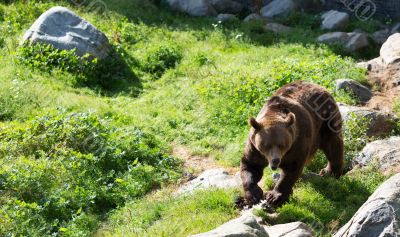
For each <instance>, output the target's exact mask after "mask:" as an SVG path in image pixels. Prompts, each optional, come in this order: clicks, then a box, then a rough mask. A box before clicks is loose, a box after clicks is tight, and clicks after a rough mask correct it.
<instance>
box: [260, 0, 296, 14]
mask: <svg viewBox="0 0 400 237" xmlns="http://www.w3.org/2000/svg"><path fill="white" fill-rule="evenodd" d="M298 8H299V5H298V3H297V1H295V0H274V1H272V2H271V3H270V4H268V5H266V6H265V7H263V8H262V9H261V15H262V16H264V17H267V18H273V17H283V16H287V15H289V14H290V13H291V12H294V11H296V10H297V9H298Z"/></svg>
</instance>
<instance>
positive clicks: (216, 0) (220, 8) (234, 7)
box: [211, 0, 244, 14]
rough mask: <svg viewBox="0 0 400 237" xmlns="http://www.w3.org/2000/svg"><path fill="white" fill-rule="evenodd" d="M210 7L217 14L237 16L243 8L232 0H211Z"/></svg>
mask: <svg viewBox="0 0 400 237" xmlns="http://www.w3.org/2000/svg"><path fill="white" fill-rule="evenodd" d="M211 5H212V6H213V7H214V9H215V10H216V11H217V12H218V13H232V14H237V13H239V12H241V11H242V10H243V9H244V6H243V5H242V4H240V3H238V2H235V1H232V0H211Z"/></svg>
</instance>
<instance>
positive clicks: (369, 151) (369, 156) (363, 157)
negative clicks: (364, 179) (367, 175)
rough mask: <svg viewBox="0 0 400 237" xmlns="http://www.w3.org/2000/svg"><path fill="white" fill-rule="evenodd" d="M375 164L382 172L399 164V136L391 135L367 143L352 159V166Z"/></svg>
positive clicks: (388, 170)
mask: <svg viewBox="0 0 400 237" xmlns="http://www.w3.org/2000/svg"><path fill="white" fill-rule="evenodd" d="M369 164H374V165H376V166H377V167H378V168H379V169H380V170H381V171H382V172H390V171H391V170H393V169H396V168H398V167H399V166H400V137H391V138H388V139H385V140H378V141H374V142H371V143H368V144H367V145H366V146H365V147H364V149H363V150H362V151H361V152H360V154H359V155H358V156H357V157H356V158H355V159H354V160H353V165H354V166H360V165H361V166H366V165H369Z"/></svg>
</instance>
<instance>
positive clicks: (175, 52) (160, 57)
mask: <svg viewBox="0 0 400 237" xmlns="http://www.w3.org/2000/svg"><path fill="white" fill-rule="evenodd" d="M182 58H183V55H182V52H181V50H180V49H179V48H178V47H177V46H173V45H166V46H160V47H158V48H156V49H155V50H153V51H150V52H149V54H148V56H147V58H146V62H145V63H144V65H143V69H144V70H145V71H147V72H150V73H152V74H154V75H155V76H156V77H160V76H161V75H162V74H163V73H164V72H165V71H166V70H168V69H170V68H174V67H175V66H176V64H177V63H179V62H180V61H181V59H182Z"/></svg>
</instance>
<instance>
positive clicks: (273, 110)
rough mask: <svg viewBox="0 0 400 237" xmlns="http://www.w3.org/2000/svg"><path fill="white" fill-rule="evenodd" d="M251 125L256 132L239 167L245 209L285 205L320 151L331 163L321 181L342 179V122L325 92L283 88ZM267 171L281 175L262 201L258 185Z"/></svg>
mask: <svg viewBox="0 0 400 237" xmlns="http://www.w3.org/2000/svg"><path fill="white" fill-rule="evenodd" d="M249 123H250V125H251V126H252V128H251V129H250V134H249V136H248V139H247V144H246V148H245V152H244V155H243V157H242V159H241V167H240V170H241V179H242V183H243V188H244V192H245V200H246V203H247V204H249V205H252V204H256V203H258V202H259V201H260V200H261V199H262V198H263V197H264V198H265V200H266V201H267V203H268V204H269V205H271V206H273V207H277V206H280V205H282V204H283V203H284V202H285V201H287V200H288V198H289V195H290V194H291V193H292V189H293V186H294V184H295V182H296V181H297V180H298V179H299V177H300V175H301V174H302V171H303V168H304V165H305V164H306V163H307V162H308V161H310V160H311V159H312V157H313V156H314V154H315V153H316V152H317V150H318V149H321V150H322V151H323V152H324V153H325V156H326V158H327V160H328V165H327V166H326V168H324V169H323V170H321V172H320V175H322V176H323V175H333V176H335V177H336V178H339V177H340V176H341V174H342V169H343V163H344V161H343V139H342V119H341V115H340V113H339V109H338V106H337V104H336V102H335V100H334V99H333V97H332V96H331V95H330V94H329V92H328V91H327V90H326V89H324V88H323V87H321V86H318V85H315V84H312V83H307V82H302V81H298V82H294V83H291V84H288V85H285V86H283V87H282V88H281V89H279V90H278V91H277V92H276V93H275V94H274V95H273V96H272V97H271V98H270V99H269V100H268V102H267V103H266V104H265V105H264V107H263V109H262V110H261V111H260V113H259V114H258V116H257V118H251V119H250V121H249ZM268 165H269V166H270V167H271V169H272V170H276V169H277V168H280V169H281V175H280V178H279V181H278V182H277V183H276V185H275V187H274V188H273V190H271V191H268V192H266V193H265V194H264V195H263V191H262V189H261V188H260V187H259V186H258V185H257V183H258V182H259V181H260V180H261V178H262V176H263V170H264V168H265V167H267V166H268Z"/></svg>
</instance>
